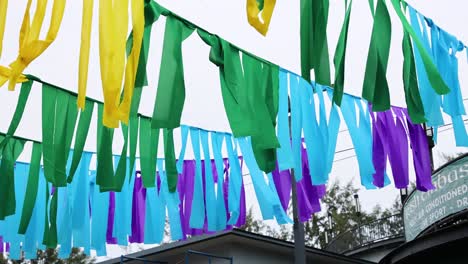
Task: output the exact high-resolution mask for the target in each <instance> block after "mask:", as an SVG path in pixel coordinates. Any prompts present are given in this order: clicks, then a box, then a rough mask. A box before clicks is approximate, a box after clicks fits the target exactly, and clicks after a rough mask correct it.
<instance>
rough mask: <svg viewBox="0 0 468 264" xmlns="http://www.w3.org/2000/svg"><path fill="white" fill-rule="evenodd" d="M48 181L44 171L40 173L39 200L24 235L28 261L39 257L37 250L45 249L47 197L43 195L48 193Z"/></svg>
mask: <svg viewBox="0 0 468 264" xmlns="http://www.w3.org/2000/svg"><path fill="white" fill-rule="evenodd" d="M45 186H46V181H45V176H44V169H43V168H41V169H40V171H39V182H38V187H37V193H38V195H37V198H36V202H35V205H34V209H33V213H32V216H31V221H30V222H29V225H28V228H27V230H26V234H25V235H24V248H23V250H24V254H25V255H24V257H25V258H26V259H35V258H36V257H37V249H38V248H43V246H42V235H43V234H44V218H45V196H44V195H41V194H43V193H45V191H46V188H45Z"/></svg>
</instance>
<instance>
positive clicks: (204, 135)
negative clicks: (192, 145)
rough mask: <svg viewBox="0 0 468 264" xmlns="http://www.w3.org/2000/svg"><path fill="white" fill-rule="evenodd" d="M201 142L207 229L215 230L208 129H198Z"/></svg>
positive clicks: (213, 191) (214, 196)
mask: <svg viewBox="0 0 468 264" xmlns="http://www.w3.org/2000/svg"><path fill="white" fill-rule="evenodd" d="M200 138H201V144H202V148H203V154H204V158H205V203H206V218H207V221H208V231H217V228H216V194H215V187H214V179H213V171H212V167H211V157H210V146H209V145H208V131H205V130H200Z"/></svg>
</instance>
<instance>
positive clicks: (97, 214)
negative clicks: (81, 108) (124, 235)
mask: <svg viewBox="0 0 468 264" xmlns="http://www.w3.org/2000/svg"><path fill="white" fill-rule="evenodd" d="M101 124H102V123H101ZM111 166H112V159H111ZM111 168H112V167H111ZM111 175H112V174H111ZM91 177H92V179H91V186H90V195H91V248H92V249H94V250H96V255H97V256H105V255H106V254H107V251H106V231H107V228H106V227H107V222H108V221H107V220H108V219H107V218H108V210H109V192H100V190H99V188H100V186H98V185H97V175H96V176H94V175H91Z"/></svg>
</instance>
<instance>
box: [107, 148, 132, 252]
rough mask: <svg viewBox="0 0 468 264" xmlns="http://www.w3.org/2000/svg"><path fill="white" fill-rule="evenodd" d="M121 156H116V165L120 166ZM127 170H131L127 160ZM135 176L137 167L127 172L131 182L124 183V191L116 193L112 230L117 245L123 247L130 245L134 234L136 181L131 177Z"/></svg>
mask: <svg viewBox="0 0 468 264" xmlns="http://www.w3.org/2000/svg"><path fill="white" fill-rule="evenodd" d="M119 160H120V156H114V164H119ZM127 168H130V159H129V158H127ZM131 175H135V166H134V168H133V170H132V171H128V172H127V176H126V178H128V179H130V180H128V181H127V180H126V181H124V184H123V186H122V190H121V191H120V192H116V193H115V208H119V210H115V215H114V229H113V230H112V235H113V237H115V238H117V244H119V245H121V246H127V245H128V236H129V235H131V234H132V199H129V197H133V187H134V185H135V179H134V178H133V177H131Z"/></svg>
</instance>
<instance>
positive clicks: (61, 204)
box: [57, 151, 75, 258]
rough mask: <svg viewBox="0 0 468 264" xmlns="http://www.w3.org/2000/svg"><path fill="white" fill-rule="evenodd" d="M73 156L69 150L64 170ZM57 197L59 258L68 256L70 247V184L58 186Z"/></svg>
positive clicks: (72, 195) (67, 168) (71, 195)
mask: <svg viewBox="0 0 468 264" xmlns="http://www.w3.org/2000/svg"><path fill="white" fill-rule="evenodd" d="M72 157H73V151H70V154H69V155H68V160H67V166H66V171H67V175H68V171H69V170H70V167H71V162H72ZM57 190H58V192H59V194H58V195H59V197H61V199H59V200H58V209H57V228H58V232H57V235H58V243H59V245H60V250H59V252H58V253H59V258H68V257H69V256H70V253H71V248H72V219H71V214H72V210H73V207H72V204H71V201H73V197H74V195H75V194H74V193H73V191H72V186H71V184H67V185H66V186H65V187H58V188H57Z"/></svg>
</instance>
